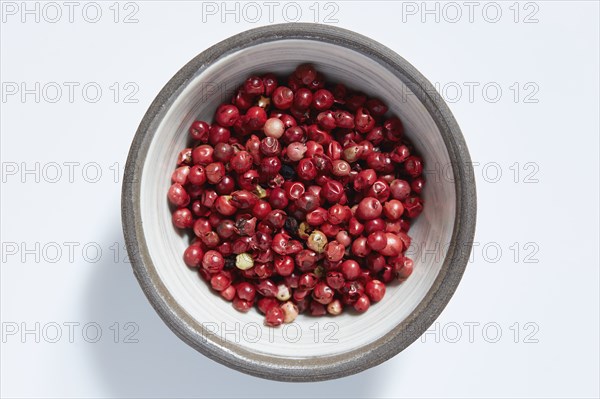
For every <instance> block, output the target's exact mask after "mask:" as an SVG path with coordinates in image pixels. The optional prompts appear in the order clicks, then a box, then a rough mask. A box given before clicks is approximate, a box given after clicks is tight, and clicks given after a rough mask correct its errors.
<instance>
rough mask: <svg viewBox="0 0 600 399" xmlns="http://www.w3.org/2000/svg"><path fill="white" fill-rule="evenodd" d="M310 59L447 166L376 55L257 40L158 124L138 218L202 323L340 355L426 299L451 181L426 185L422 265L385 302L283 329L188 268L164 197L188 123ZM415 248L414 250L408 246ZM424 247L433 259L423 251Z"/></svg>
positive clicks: (441, 253) (449, 212)
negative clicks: (250, 81)
mask: <svg viewBox="0 0 600 399" xmlns="http://www.w3.org/2000/svg"><path fill="white" fill-rule="evenodd" d="M305 62H311V63H313V64H314V65H315V66H316V67H317V69H318V70H319V71H321V72H323V73H324V74H325V75H326V78H327V80H328V81H329V82H342V83H345V84H347V85H348V86H349V87H351V88H355V89H358V90H361V91H363V92H365V93H367V94H370V95H376V96H377V97H379V98H381V99H382V100H384V101H385V102H386V103H387V104H388V105H389V108H390V112H392V113H394V114H396V115H398V116H399V117H400V118H401V119H402V121H403V123H404V125H405V128H406V134H407V135H408V137H410V139H411V140H412V142H413V143H414V144H415V146H416V147H417V149H418V150H419V152H420V153H421V154H422V155H423V157H424V161H425V165H430V167H429V168H428V169H432V167H431V166H432V165H448V164H449V162H450V159H449V156H448V152H447V150H446V147H445V145H444V142H443V140H442V137H441V135H440V132H439V129H438V127H437V126H436V124H435V122H434V121H433V119H432V118H431V116H430V115H429V113H428V112H427V111H426V109H425V107H424V106H423V105H422V104H421V103H420V102H419V100H418V99H417V98H416V97H415V96H414V95H407V93H409V94H410V93H412V92H411V91H410V90H409V88H408V87H406V86H405V85H404V83H403V82H401V81H400V80H399V79H398V78H397V77H396V76H394V75H393V74H392V73H391V72H390V71H388V70H387V69H386V68H384V67H383V66H381V65H379V64H378V63H377V62H375V61H374V60H372V59H370V58H368V57H366V56H364V55H362V54H360V53H358V52H356V51H354V50H350V49H347V48H345V47H341V46H337V45H333V44H325V43H319V42H315V41H310V40H281V41H275V42H270V43H263V44H258V45H255V46H253V47H250V48H246V49H243V50H240V51H237V52H235V53H232V54H229V55H226V56H224V57H223V58H222V59H220V60H219V61H218V62H216V63H214V64H213V65H211V66H209V67H208V68H207V69H205V70H204V71H203V72H202V73H201V74H197V75H196V76H195V77H194V78H193V79H191V80H190V82H189V84H188V85H187V86H186V87H185V88H184V89H183V90H182V91H181V92H180V94H179V96H178V98H177V99H176V100H175V102H174V103H173V105H172V106H171V107H170V109H168V110H167V112H166V114H165V116H164V118H163V120H162V121H161V122H160V125H159V126H158V128H157V131H156V134H155V136H154V139H153V142H152V144H151V145H150V148H149V150H148V154H147V157H146V160H145V164H144V166H143V173H142V181H141V217H142V222H143V229H144V235H145V238H146V242H147V245H148V251H149V254H150V256H151V258H152V260H153V263H154V266H155V267H156V269H157V272H158V274H159V276H160V278H161V279H162V281H163V282H164V284H165V286H166V288H167V289H168V290H169V292H170V294H171V295H172V297H173V299H174V300H175V301H176V302H177V303H178V304H179V305H180V306H181V307H182V308H183V309H185V311H186V312H187V313H188V314H189V315H190V316H191V317H192V318H193V319H195V320H197V321H198V323H201V324H203V325H204V326H205V327H206V328H207V329H208V330H210V331H213V332H214V334H216V335H217V336H218V337H219V338H222V339H226V340H228V341H229V342H231V343H234V344H235V345H240V346H242V347H244V348H245V349H246V350H249V351H252V352H258V353H262V354H266V355H272V356H277V357H287V358H290V357H291V358H310V357H318V356H327V355H336V354H341V353H344V352H348V351H351V350H354V349H358V348H360V347H361V346H363V345H365V344H368V343H370V342H373V341H374V340H376V339H378V338H380V337H382V336H383V335H385V334H386V333H388V332H389V331H390V330H391V329H393V328H394V327H395V326H396V325H397V324H399V323H400V322H402V321H403V320H404V319H405V318H406V317H407V316H408V315H409V314H410V313H411V312H412V311H413V310H414V309H415V308H416V306H417V305H418V304H419V302H420V301H421V300H422V299H423V297H424V296H425V295H426V293H427V292H428V290H429V289H430V287H431V286H432V284H433V282H434V280H435V279H436V277H437V275H438V273H439V271H440V268H441V265H442V262H443V260H444V258H445V255H446V249H447V246H446V245H444V244H445V243H449V242H450V237H451V234H452V230H453V226H454V218H455V208H456V196H455V189H454V184H453V183H452V182H451V181H450V180H449V179H439V178H436V179H430V181H428V182H427V185H426V189H425V191H424V198H425V211H424V212H423V214H422V215H421V216H420V217H419V219H418V221H417V222H416V223H415V224H414V226H413V227H412V228H411V230H410V232H409V233H410V235H411V236H412V237H413V240H414V242H415V243H418V244H416V246H417V248H418V251H416V252H417V253H416V254H415V255H414V256H413V258H414V260H415V270H414V273H413V274H412V276H411V277H410V278H409V279H408V280H407V281H406V282H404V283H402V284H400V285H392V286H390V287H388V291H387V293H386V296H385V298H384V299H383V301H382V302H380V303H377V304H375V305H373V306H371V308H370V309H369V311H368V312H366V313H364V314H362V315H355V314H350V313H344V314H342V315H340V316H337V317H330V316H328V317H321V318H315V317H310V316H305V315H301V316H300V317H298V319H296V322H295V323H294V324H292V325H289V326H286V327H284V328H281V327H280V328H276V329H273V328H268V327H265V326H263V316H262V315H261V314H259V312H258V311H256V310H251V311H250V312H248V313H245V314H243V313H239V312H237V311H236V310H235V309H233V308H232V306H231V303H229V302H227V301H225V300H223V299H222V298H221V297H220V296H218V295H216V294H215V293H214V292H211V289H210V287H209V286H208V284H207V283H206V282H204V281H202V280H201V279H200V278H199V276H198V274H197V273H196V272H194V271H192V270H190V269H188V268H187V267H186V266H185V264H184V263H183V261H182V254H183V251H184V250H185V248H186V246H187V245H188V240H187V237H185V236H182V235H181V234H179V233H178V232H177V231H176V229H175V228H174V227H173V225H172V224H171V214H170V210H169V206H168V204H167V200H166V192H167V189H168V188H169V185H170V175H171V173H172V171H173V169H174V167H175V160H176V157H177V154H178V152H179V151H180V150H181V149H182V148H184V147H185V146H186V140H187V137H188V136H187V132H188V127H189V126H190V124H191V123H192V121H194V120H195V119H196V118H198V119H203V120H207V121H209V122H210V121H211V120H212V117H213V112H214V110H215V109H216V107H217V105H218V104H220V103H221V102H223V101H226V100H227V99H228V98H230V96H231V94H232V91H233V89H234V88H235V87H236V86H238V85H239V84H240V83H241V82H242V81H243V80H244V79H245V78H246V77H247V76H249V75H251V74H257V73H258V74H260V73H266V72H275V73H281V74H287V73H290V72H291V71H292V70H293V69H294V68H295V67H296V66H297V65H298V64H300V63H305ZM411 249H412V248H411ZM425 249H430V250H433V249H436V255H435V256H433V255H431V254H430V255H428V256H421V255H420V254H423V252H424V251H423V250H425Z"/></svg>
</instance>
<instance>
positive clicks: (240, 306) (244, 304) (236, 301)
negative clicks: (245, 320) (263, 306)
mask: <svg viewBox="0 0 600 399" xmlns="http://www.w3.org/2000/svg"><path fill="white" fill-rule="evenodd" d="M233 307H234V309H235V310H237V311H238V312H244V313H245V312H247V311H249V310H250V309H251V308H252V302H250V301H245V300H243V299H241V298H238V297H237V296H236V297H235V298H233Z"/></svg>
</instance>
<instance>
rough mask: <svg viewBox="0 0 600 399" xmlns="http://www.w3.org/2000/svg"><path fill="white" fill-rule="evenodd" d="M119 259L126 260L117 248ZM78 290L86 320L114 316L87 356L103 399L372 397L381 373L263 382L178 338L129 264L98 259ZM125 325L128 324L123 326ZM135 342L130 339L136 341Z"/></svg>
mask: <svg viewBox="0 0 600 399" xmlns="http://www.w3.org/2000/svg"><path fill="white" fill-rule="evenodd" d="M112 224H113V226H112V229H111V231H110V232H111V234H110V235H109V237H108V238H109V239H110V240H109V241H108V242H110V243H118V245H119V246H120V248H121V249H124V239H123V234H122V231H121V226H120V221H115V222H114V223H112ZM121 252H122V253H123V254H122V255H121V258H125V255H124V251H121ZM102 259H103V261H102V262H100V264H97V265H95V266H96V267H94V268H93V272H92V273H91V274H90V279H89V282H88V287H87V290H86V291H85V292H86V294H85V296H86V297H85V298H83V301H84V308H85V312H86V314H85V316H84V317H85V318H87V319H89V320H96V321H98V322H100V323H102V325H103V326H109V325H110V326H113V325H114V323H115V322H118V323H119V324H118V328H117V329H116V330H118V331H119V333H118V334H116V333H115V329H111V330H110V331H106V333H109V334H110V339H103V340H101V341H100V342H98V343H96V344H93V345H90V346H89V348H90V351H91V353H90V356H89V357H90V362H91V367H92V369H94V370H95V374H97V375H98V378H100V379H101V381H102V384H103V385H104V389H103V391H104V394H105V395H106V396H110V397H182V398H183V397H186V398H187V397H260V398H265V397H280V396H281V395H282V393H283V392H285V396H286V397H323V396H327V397H373V395H374V393H375V392H374V391H376V387H377V386H379V382H380V379H381V378H383V376H381V375H380V374H381V372H380V371H379V372H378V369H379V368H380V367H381V366H379V367H375V368H372V369H369V370H366V371H364V372H362V373H360V374H357V375H353V376H349V377H345V378H341V379H337V380H332V381H323V382H314V383H295V384H294V387H293V389H292V390H290V387H289V384H290V383H284V382H277V381H270V380H264V379H260V378H257V377H253V376H250V375H246V374H243V373H241V372H238V371H235V370H232V369H229V368H228V367H225V366H223V365H221V364H219V363H217V362H214V361H212V360H210V359H208V358H207V357H205V356H203V355H202V354H200V353H199V352H197V351H195V350H194V349H192V348H191V347H189V346H188V345H187V344H185V343H184V342H183V341H181V340H180V339H179V338H178V337H177V336H176V335H175V334H174V333H173V332H172V331H171V330H170V329H169V328H168V327H167V326H166V325H165V324H164V323H163V321H162V320H161V319H160V317H159V316H158V314H157V313H156V312H155V311H154V309H153V308H152V306H151V305H150V303H149V302H148V301H147V300H146V297H145V295H144V293H143V292H142V289H141V288H140V286H139V284H138V282H137V280H136V279H135V276H134V275H133V271H132V269H131V265H130V264H129V263H126V262H124V261H123V259H120V260H119V261H118V262H117V259H114V257H113V256H112V254H111V256H106V257H103V258H102ZM127 323H132V324H127ZM136 341H137V342H136Z"/></svg>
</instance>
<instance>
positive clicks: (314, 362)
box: [121, 23, 477, 382]
mask: <svg viewBox="0 0 600 399" xmlns="http://www.w3.org/2000/svg"><path fill="white" fill-rule="evenodd" d="M290 39H301V40H311V41H318V42H327V43H330V44H334V45H338V46H342V47H346V48H349V49H352V50H355V51H357V52H359V53H362V54H363V55H366V56H368V57H370V58H371V59H373V60H375V61H376V62H378V63H380V64H381V65H383V66H384V67H385V68H386V69H388V70H389V71H390V72H391V73H393V74H394V75H395V76H396V77H397V78H399V79H400V80H402V81H403V82H404V83H405V84H406V85H409V87H410V88H411V89H412V90H413V91H414V94H415V96H416V97H417V98H418V99H419V101H420V102H421V103H422V104H423V105H424V106H425V108H426V109H427V111H428V112H429V113H430V115H431V117H432V119H433V120H434V122H435V123H436V125H437V126H438V128H439V130H440V134H441V135H442V138H443V140H444V143H445V145H446V148H447V151H448V155H449V158H450V161H451V165H452V170H453V174H454V184H455V190H456V215H455V222H454V227H453V232H452V238H451V240H450V245H449V248H448V252H447V254H446V257H445V259H444V262H443V264H442V267H441V269H440V272H439V274H438V276H437V277H436V279H435V281H434V283H433V285H432V286H431V287H430V289H429V290H428V292H427V294H426V295H425V297H424V298H423V299H422V300H421V302H420V303H419V304H418V305H417V307H416V308H415V309H414V310H413V312H412V313H411V314H410V315H409V316H408V317H407V318H406V319H405V320H404V321H402V322H401V323H400V324H398V325H396V326H395V327H394V328H393V329H392V330H391V331H390V332H388V333H387V334H386V335H384V336H382V337H381V338H379V339H377V340H375V341H373V342H371V343H369V344H368V345H365V346H363V347H361V348H358V349H354V350H352V351H350V352H346V353H343V354H337V355H332V356H327V357H319V358H311V359H306V360H302V361H298V360H294V359H287V358H277V357H272V356H269V355H262V354H258V353H254V352H251V351H249V350H246V349H244V348H242V347H239V346H235V345H232V344H231V343H229V342H227V341H226V340H222V339H221V338H219V337H216V336H213V335H211V334H206V331H204V329H203V327H202V325H201V324H199V323H197V322H196V321H195V320H194V319H192V318H191V317H190V316H189V315H188V314H187V312H186V311H185V310H184V309H183V308H182V307H181V306H180V305H179V304H178V303H177V302H175V301H174V299H173V298H172V296H171V295H170V293H169V291H168V290H167V289H166V287H165V285H164V283H163V282H162V281H161V279H160V278H159V276H158V274H157V272H156V269H155V267H154V265H153V263H152V260H151V258H150V256H149V253H148V250H147V245H146V241H145V237H144V232H143V228H142V223H141V210H140V190H141V177H142V171H143V166H144V163H145V158H146V155H147V152H148V148H149V144H150V143H151V141H152V139H153V137H154V134H155V133H156V129H157V127H158V125H159V123H160V121H161V120H162V118H163V117H164V114H165V112H166V110H167V109H168V108H169V107H170V106H171V105H172V103H173V101H174V99H175V98H176V97H177V95H178V94H179V92H180V90H181V89H182V88H183V87H185V86H186V85H187V84H188V83H189V81H190V80H191V78H192V77H194V75H196V74H197V73H199V72H201V71H202V70H204V69H206V68H207V67H208V66H210V65H211V64H212V63H214V62H216V61H217V60H218V59H220V58H221V57H223V56H226V55H228V54H231V53H234V52H236V51H238V50H241V49H244V48H247V47H250V46H253V45H257V44H262V43H267V42H272V41H278V40H290ZM415 88H417V89H418V90H415ZM476 208H477V200H476V189H475V178H474V173H473V167H472V164H471V158H470V156H469V152H468V149H467V146H466V143H465V140H464V138H463V135H462V132H461V130H460V128H459V126H458V124H457V122H456V120H455V119H454V117H453V116H452V113H451V112H450V109H449V108H448V106H447V105H446V103H445V102H444V100H443V99H442V98H441V96H440V95H439V94H437V91H436V90H435V88H434V86H433V85H432V84H431V83H430V82H429V81H428V80H427V79H426V78H425V77H424V76H423V75H422V74H421V73H420V72H419V71H417V69H416V68H415V67H413V66H412V65H411V64H410V63H408V62H407V61H406V60H405V59H403V58H402V57H400V56H399V55H398V54H397V53H395V52H394V51H392V50H391V49H389V48H387V47H386V46H384V45H382V44H380V43H378V42H376V41H375V40H372V39H370V38H368V37H365V36H363V35H361V34H358V33H356V32H353V31H350V30H346V29H343V28H339V27H335V26H330V25H322V24H313V23H286V24H275V25H269V26H263V27H258V28H254V29H250V30H247V31H244V32H241V33H239V34H236V35H234V36H231V37H229V38H227V39H225V40H223V41H221V42H219V43H217V44H215V45H214V46H212V47H210V48H208V49H207V50H205V51H203V52H202V53H200V54H199V55H197V56H196V57H194V58H193V59H192V60H191V61H189V62H188V63H187V64H186V65H185V66H183V67H182V68H181V69H180V70H179V71H178V72H177V73H176V74H175V75H174V76H173V77H172V78H171V79H170V80H169V82H168V83H167V84H166V85H165V86H164V87H163V89H162V90H161V91H160V92H159V94H158V95H157V96H156V98H155V99H154V101H153V102H152V104H151V105H150V107H149V108H148V110H147V111H146V114H145V115H144V117H143V119H142V121H141V122H140V125H139V127H138V129H137V131H136V133H135V136H134V139H133V142H132V144H131V147H130V151H129V155H128V157H127V163H126V165H125V170H124V179H123V186H122V197H121V212H122V224H123V233H124V237H125V242H126V246H127V251H128V254H129V258H130V261H131V264H132V269H133V272H134V275H135V276H136V278H137V280H138V282H139V284H140V286H141V288H142V290H143V292H144V293H145V295H146V296H147V298H148V300H149V302H150V303H151V304H152V306H153V307H154V309H155V310H156V312H157V313H158V314H159V316H160V317H161V318H162V319H163V321H164V322H165V324H167V326H169V328H170V329H171V330H172V331H173V332H174V333H175V334H176V335H177V336H179V337H180V338H181V339H182V340H183V341H185V342H186V343H187V344H188V345H190V346H191V347H193V348H194V349H196V350H197V351H199V352H201V353H202V354H204V355H205V356H207V357H209V358H211V359H213V360H215V361H217V362H219V363H221V364H224V365H226V366H228V367H231V368H233V369H236V370H238V371H241V372H244V373H247V374H250V375H254V376H257V377H262V378H267V379H272V380H278V381H296V382H311V381H321V380H328V379H334V378H340V377H344V376H348V375H351V374H355V373H358V372H360V371H363V370H366V369H368V368H370V367H374V366H376V365H378V364H380V363H382V362H384V361H386V360H388V359H390V358H391V357H393V356H395V355H396V354H398V353H399V352H401V351H402V350H404V349H405V348H406V347H408V346H409V345H410V344H411V343H412V342H414V341H415V340H416V339H418V338H419V337H420V336H421V335H422V334H423V333H424V332H425V331H426V330H427V329H428V328H429V327H430V326H431V324H433V322H434V321H435V320H436V319H437V317H438V316H439V315H440V313H441V312H442V311H443V310H444V308H445V307H446V305H447V303H448V302H449V300H450V298H451V297H452V295H453V294H454V292H455V291H456V289H457V287H458V284H459V282H460V280H461V277H462V275H463V273H464V271H465V268H466V265H467V263H468V260H469V254H470V252H471V247H472V244H473V237H474V234H475V224H476V212H477V209H476Z"/></svg>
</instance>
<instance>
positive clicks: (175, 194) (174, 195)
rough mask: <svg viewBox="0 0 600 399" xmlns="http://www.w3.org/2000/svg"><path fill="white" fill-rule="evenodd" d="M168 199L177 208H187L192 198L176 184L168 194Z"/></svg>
mask: <svg viewBox="0 0 600 399" xmlns="http://www.w3.org/2000/svg"><path fill="white" fill-rule="evenodd" d="M167 197H168V199H169V202H171V204H173V205H175V206H186V205H187V204H189V203H190V196H189V195H188V193H187V191H185V189H184V188H183V186H182V185H181V184H179V183H174V184H173V185H171V188H169V192H168V193H167Z"/></svg>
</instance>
